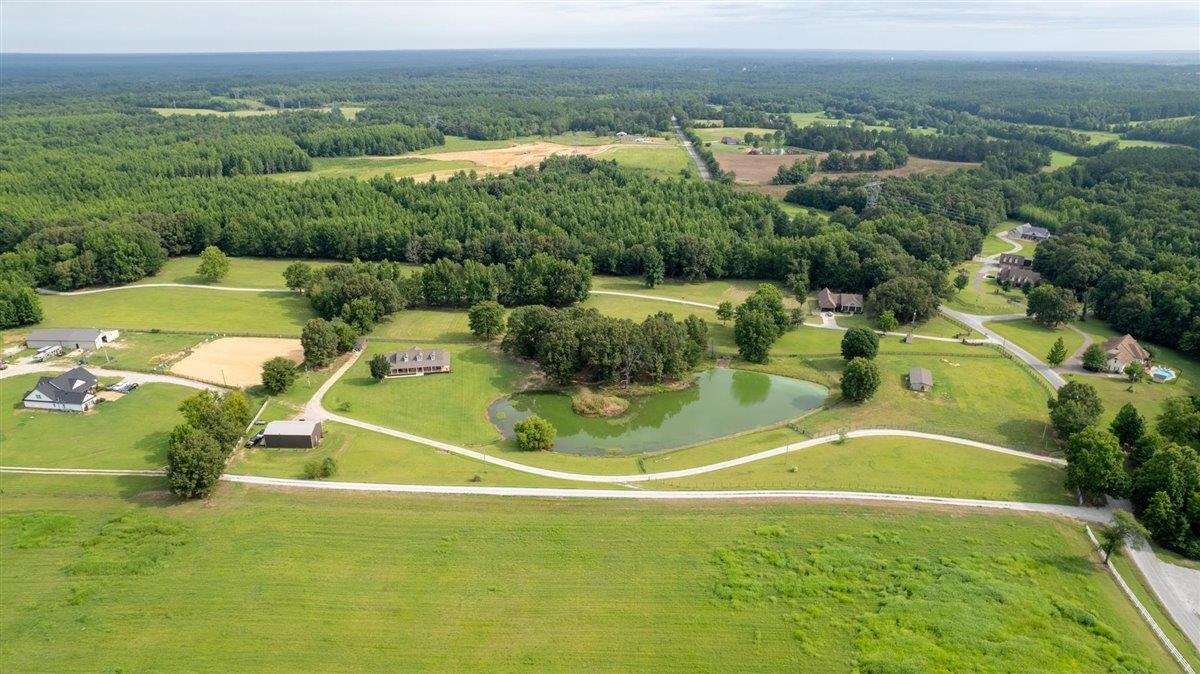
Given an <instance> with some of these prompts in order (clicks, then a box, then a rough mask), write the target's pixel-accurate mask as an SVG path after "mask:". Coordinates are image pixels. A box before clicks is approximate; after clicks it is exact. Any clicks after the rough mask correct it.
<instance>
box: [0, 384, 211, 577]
mask: <svg viewBox="0 0 1200 674" xmlns="http://www.w3.org/2000/svg"><path fill="white" fill-rule="evenodd" d="M39 376H40V375H36V374H27V375H20V376H17V377H11V378H8V379H3V380H0V465H4V466H40V467H62V468H122V469H129V470H145V469H154V468H161V467H163V466H164V465H166V462H167V436H168V434H170V432H171V429H172V428H173V427H174V426H175V425H176V424H178V423H179V422H180V421H181V420H182V417H180V416H179V412H178V407H179V403H180V402H182V401H183V399H184V398H186V397H188V396H190V395H192V394H194V393H195V390H193V389H190V388H185V387H183V386H175V385H174V384H143V385H142V386H140V387H139V388H138V389H137V390H135V391H133V392H132V393H129V394H127V395H125V396H123V397H122V398H121V399H120V400H116V401H105V402H101V403H99V404H98V405H96V407H95V408H94V409H93V410H92V411H91V412H87V413H74V412H51V411H48V410H27V409H25V408H23V407H21V399H22V398H23V397H25V394H26V393H28V392H29V390H30V389H32V388H33V387H34V385H35V384H37V381H38V378H39ZM0 566H3V565H0Z"/></svg>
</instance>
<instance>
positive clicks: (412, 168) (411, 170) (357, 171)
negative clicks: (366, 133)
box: [269, 150, 475, 182]
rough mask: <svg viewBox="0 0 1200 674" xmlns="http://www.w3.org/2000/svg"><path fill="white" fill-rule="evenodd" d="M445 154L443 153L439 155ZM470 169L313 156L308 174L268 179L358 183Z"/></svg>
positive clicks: (414, 159) (408, 160)
mask: <svg viewBox="0 0 1200 674" xmlns="http://www.w3.org/2000/svg"><path fill="white" fill-rule="evenodd" d="M446 151H447V150H443V152H446ZM473 168H475V162H471V161H465V160H457V161H439V160H437V159H425V158H424V157H419V156H403V157H317V158H315V159H313V167H312V170H311V171H290V172H288V173H275V174H272V175H271V176H269V177H271V178H276V179H278V180H286V181H289V182H295V181H298V180H311V179H313V178H358V179H359V180H369V179H371V178H377V177H380V176H382V175H384V174H388V173H390V174H391V175H392V177H394V178H408V177H410V176H415V175H419V174H422V173H430V172H432V171H456V170H461V171H470V170H471V169H473Z"/></svg>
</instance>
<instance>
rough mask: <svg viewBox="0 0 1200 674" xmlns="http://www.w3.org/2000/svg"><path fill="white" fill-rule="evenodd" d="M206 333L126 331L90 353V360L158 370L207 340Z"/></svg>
mask: <svg viewBox="0 0 1200 674" xmlns="http://www.w3.org/2000/svg"><path fill="white" fill-rule="evenodd" d="M203 339H204V337H203V336H202V335H194V334H193V335H178V334H170V333H152V332H123V333H121V338H120V339H118V340H117V341H115V342H113V343H112V344H110V345H108V346H107V347H105V348H103V349H98V350H96V351H92V352H90V353H88V354H87V361H88V363H90V364H92V365H99V366H101V367H105V368H108V369H110V370H133V371H136V372H154V371H155V370H156V369H160V368H157V366H159V365H162V364H164V363H166V364H169V363H171V362H174V361H176V360H179V359H180V358H182V357H183V356H185V355H187V353H188V352H190V351H191V349H192V347H194V346H196V345H197V344H199V343H200V342H201V341H203Z"/></svg>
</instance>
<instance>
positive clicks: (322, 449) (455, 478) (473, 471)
mask: <svg viewBox="0 0 1200 674" xmlns="http://www.w3.org/2000/svg"><path fill="white" fill-rule="evenodd" d="M324 431H325V435H324V437H323V438H322V440H321V445H320V446H319V447H318V448H316V449H313V450H310V451H300V450H284V449H265V448H261V447H259V448H254V449H250V450H246V452H245V455H244V457H243V458H242V459H241V460H240V461H238V462H237V463H236V464H234V465H233V466H232V467H231V468H230V472H232V473H241V474H248V475H266V476H269V477H286V478H303V477H304V464H305V463H308V462H310V461H320V460H322V459H324V458H325V457H327V456H332V457H334V458H335V459H336V460H337V462H338V473H337V476H336V479H338V480H346V481H351V482H392V483H401V484H464V485H465V484H476V483H478V484H479V485H490V486H498V485H499V486H522V487H579V486H594V485H590V484H584V483H578V482H567V481H561V480H553V479H550V478H544V477H539V476H537V475H530V474H528V473H522V472H520V471H516V470H511V469H508V468H502V467H499V466H493V465H491V464H488V463H483V462H482V461H476V460H474V459H470V458H467V457H463V456H459V455H457V454H451V453H449V452H443V451H441V450H438V449H434V448H433V447H429V446H427V445H420V444H417V443H415V442H409V441H407V440H402V439H400V438H393V437H391V436H387V435H383V434H380V433H373V432H371V431H366V430H363V429H360V428H355V427H353V426H345V425H342V424H338V423H331V422H326V423H325V427H324ZM476 478H478V479H476Z"/></svg>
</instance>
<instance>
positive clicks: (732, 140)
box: [721, 136, 742, 145]
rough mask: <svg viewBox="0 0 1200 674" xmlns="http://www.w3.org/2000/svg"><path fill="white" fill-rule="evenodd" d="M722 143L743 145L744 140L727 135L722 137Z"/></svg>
mask: <svg viewBox="0 0 1200 674" xmlns="http://www.w3.org/2000/svg"><path fill="white" fill-rule="evenodd" d="M721 143H722V144H723V145H741V144H742V141H740V140H738V139H737V138H734V137H733V136H725V137H723V138H721Z"/></svg>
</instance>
